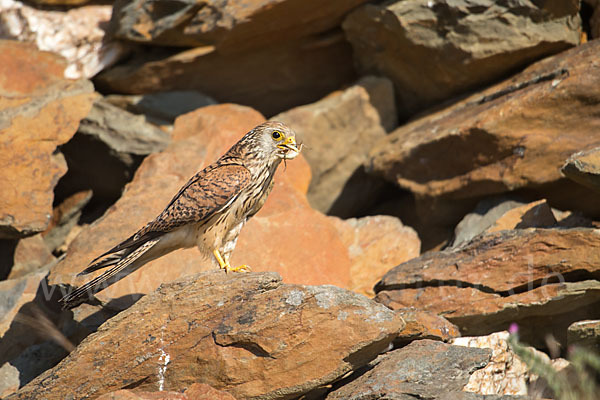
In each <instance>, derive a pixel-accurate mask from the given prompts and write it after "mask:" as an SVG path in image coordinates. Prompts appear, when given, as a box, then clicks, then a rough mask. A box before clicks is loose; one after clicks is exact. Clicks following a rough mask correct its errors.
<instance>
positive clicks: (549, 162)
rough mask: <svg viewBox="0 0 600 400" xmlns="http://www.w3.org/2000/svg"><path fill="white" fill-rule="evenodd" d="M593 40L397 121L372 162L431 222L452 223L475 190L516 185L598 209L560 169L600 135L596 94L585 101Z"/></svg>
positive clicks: (591, 87)
mask: <svg viewBox="0 0 600 400" xmlns="http://www.w3.org/2000/svg"><path fill="white" fill-rule="evenodd" d="M599 46H600V42H590V43H586V44H585V45H582V46H579V47H577V48H575V49H572V50H569V51H566V52H564V53H561V54H559V55H557V56H554V57H551V58H548V59H546V60H543V61H540V62H538V63H536V64H534V65H532V66H531V67H529V68H527V69H526V70H525V71H523V72H522V73H520V74H519V75H516V76H515V77H514V78H512V79H510V80H507V81H505V82H503V83H500V84H498V85H496V86H493V87H491V88H490V89H487V90H485V91H483V92H481V93H479V94H477V95H474V96H471V97H469V98H467V99H465V100H463V101H460V102H458V103H456V104H454V105H452V106H450V107H449V108H446V109H444V110H442V111H439V112H436V113H432V114H430V115H428V116H426V117H423V118H421V119H418V120H415V121H414V122H411V123H409V124H407V125H405V126H403V127H401V128H399V129H397V130H396V131H394V132H393V133H391V134H390V135H389V136H387V137H386V138H384V139H382V140H381V141H380V142H379V143H378V144H377V145H375V147H374V149H373V150H372V152H371V155H372V158H371V161H372V167H373V171H375V172H377V173H380V174H383V176H384V177H386V179H388V180H390V181H392V182H396V183H397V184H398V185H400V186H401V187H403V188H406V189H409V190H411V191H412V192H413V193H415V195H416V196H417V197H418V202H417V206H418V209H417V212H419V213H420V215H421V218H425V219H428V220H430V221H431V220H438V221H443V222H444V223H448V224H452V225H453V224H455V223H456V220H457V219H458V218H459V216H462V215H464V214H465V213H466V212H468V210H471V209H472V208H473V206H474V204H473V203H476V202H477V200H478V199H479V198H480V197H481V196H487V195H490V194H498V193H505V192H508V191H514V190H517V189H522V190H525V189H527V190H528V191H529V193H530V194H531V192H532V191H534V192H535V193H540V194H541V195H538V198H539V197H545V198H547V199H548V201H549V202H550V203H551V204H552V205H553V206H555V207H558V208H561V209H572V210H581V211H584V212H587V213H590V214H591V215H600V208H599V207H598V204H597V202H595V201H591V199H592V198H593V196H592V195H591V193H590V192H589V191H585V189H584V188H582V187H581V186H579V185H577V184H575V183H572V182H569V181H568V180H566V179H564V178H562V176H561V174H560V167H561V166H562V164H563V163H564V160H565V159H566V158H567V157H568V156H569V155H571V154H572V153H573V152H575V151H579V150H583V149H587V148H593V147H596V146H597V145H598V143H599V140H600V139H598V138H597V135H596V134H595V132H596V125H597V121H596V118H595V117H591V116H592V115H595V112H596V111H597V109H598V104H600V100H599V101H598V102H596V101H595V100H590V101H588V100H585V101H584V100H582V99H596V98H598V97H600V92H598V91H597V90H596V88H597V87H600V85H598V84H597V83H598V81H599V80H600V74H598V73H597V71H596V69H595V67H593V66H592V63H593V62H594V60H595V54H596V53H597V48H598V47H599ZM531 121H535V123H533V124H532V122H531ZM586 193H587V194H586ZM436 210H437V211H436Z"/></svg>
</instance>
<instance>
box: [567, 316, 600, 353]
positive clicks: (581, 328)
mask: <svg viewBox="0 0 600 400" xmlns="http://www.w3.org/2000/svg"><path fill="white" fill-rule="evenodd" d="M567 343H568V344H569V346H572V345H575V346H581V347H586V348H588V349H590V350H592V351H595V352H596V353H600V320H597V319H595V320H586V321H577V322H574V323H572V324H571V325H569V328H568V330H567Z"/></svg>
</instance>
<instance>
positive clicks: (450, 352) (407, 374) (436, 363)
mask: <svg viewBox="0 0 600 400" xmlns="http://www.w3.org/2000/svg"><path fill="white" fill-rule="evenodd" d="M490 356H491V351H490V350H489V349H475V348H467V347H461V346H453V345H449V344H445V343H442V342H438V341H434V340H429V339H424V340H418V341H415V342H412V343H411V344H409V345H408V346H406V347H403V348H402V349H399V350H394V351H392V352H390V353H387V354H385V355H383V356H380V357H379V358H378V359H377V360H376V361H374V362H373V363H371V365H370V367H371V368H370V369H369V370H368V371H366V372H364V373H363V374H362V375H360V376H358V377H356V379H354V380H351V381H350V382H348V383H347V384H345V385H343V386H341V387H340V388H338V389H336V390H334V391H333V392H331V393H330V394H329V395H328V396H327V400H342V399H343V400H372V399H378V400H379V399H382V400H411V399H415V398H418V399H431V400H435V399H483V398H484V397H483V396H481V395H476V394H474V393H473V394H472V396H471V395H466V396H464V393H463V392H462V389H463V387H464V386H465V385H466V384H467V382H468V381H469V376H470V375H471V374H472V373H473V372H475V371H476V370H478V369H481V368H483V367H485V366H486V365H487V363H488V361H489V359H490Z"/></svg>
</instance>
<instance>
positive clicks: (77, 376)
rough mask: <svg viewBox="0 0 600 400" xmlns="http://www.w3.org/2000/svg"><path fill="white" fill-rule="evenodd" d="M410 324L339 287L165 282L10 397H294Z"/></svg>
mask: <svg viewBox="0 0 600 400" xmlns="http://www.w3.org/2000/svg"><path fill="white" fill-rule="evenodd" d="M402 327H403V322H402V320H401V318H399V317H398V316H397V315H396V314H395V313H393V312H392V311H390V310H389V309H387V308H385V307H384V306H382V305H380V304H377V303H375V302H373V301H370V300H368V299H366V298H365V297H364V296H361V295H357V294H354V293H352V292H349V291H346V290H343V289H340V288H337V287H334V286H302V285H284V284H282V283H281V278H280V277H279V276H278V275H277V274H275V273H246V274H233V275H226V274H225V273H224V272H222V271H212V272H206V273H203V274H199V275H197V276H194V277H189V278H187V279H184V280H180V281H177V282H173V283H170V284H164V285H162V286H161V288H160V289H158V290H157V291H155V292H153V293H152V294H149V295H147V296H145V297H144V298H142V299H141V300H140V301H138V302H137V303H136V304H135V305H133V306H132V307H131V308H129V309H128V310H125V311H123V312H121V313H119V314H118V315H117V316H115V317H113V318H112V319H110V320H109V321H107V322H106V323H104V324H103V325H102V326H101V327H100V329H99V330H98V332H96V333H94V334H92V335H90V336H88V337H87V338H86V339H85V340H84V341H83V342H82V343H81V344H80V345H79V346H78V348H77V349H76V350H75V351H74V352H72V353H71V354H70V355H69V356H68V357H67V358H66V359H64V360H63V361H62V362H61V363H60V364H58V365H57V366H56V367H55V368H53V369H52V370H49V371H46V372H45V373H44V374H42V375H41V376H39V377H38V378H36V379H35V380H33V381H32V382H31V383H30V384H28V385H27V386H25V387H23V388H22V389H21V390H20V391H19V392H17V394H16V395H14V396H11V397H8V399H41V398H44V399H48V400H51V399H63V398H64V397H65V396H67V395H72V396H75V397H84V396H93V397H96V396H100V395H102V394H104V393H108V392H111V391H114V390H118V389H121V388H124V387H130V388H131V387H132V386H134V387H135V389H136V390H141V391H148V390H157V389H159V388H163V390H170V391H173V390H176V391H180V390H182V389H183V388H185V387H189V385H191V384H193V383H195V382H198V381H201V382H203V383H206V384H209V385H210V386H212V387H214V388H216V389H219V390H225V391H227V392H229V393H230V394H232V395H233V396H234V397H236V398H257V399H258V398H263V399H267V398H269V399H290V398H296V397H299V396H301V395H302V394H304V393H307V392H309V391H311V390H312V389H315V388H317V387H319V386H322V385H326V384H329V383H331V382H333V381H334V380H336V379H339V378H340V377H342V376H343V375H344V374H347V373H348V372H350V371H352V370H355V369H357V368H359V367H361V366H363V365H365V364H367V363H368V362H369V361H371V360H372V359H374V358H375V357H376V356H377V354H379V353H380V352H381V351H382V350H384V349H385V348H386V347H387V346H388V345H389V344H390V342H391V341H392V339H393V338H394V337H395V335H396V334H397V333H398V332H399V331H400V330H401V329H402ZM334 336H335V337H336V340H331V338H332V337H334ZM75 382H77V383H75Z"/></svg>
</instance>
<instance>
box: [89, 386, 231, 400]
mask: <svg viewBox="0 0 600 400" xmlns="http://www.w3.org/2000/svg"><path fill="white" fill-rule="evenodd" d="M97 400H235V398H234V397H233V396H232V395H230V394H229V393H227V392H224V391H222V390H217V389H215V388H213V387H211V386H209V385H206V384H204V383H194V384H193V385H192V386H190V387H189V388H188V389H186V390H185V391H184V392H183V393H180V392H167V391H159V392H133V391H131V390H127V389H123V390H117V391H116V392H112V393H107V394H103V395H102V396H100V397H98V399H97Z"/></svg>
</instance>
